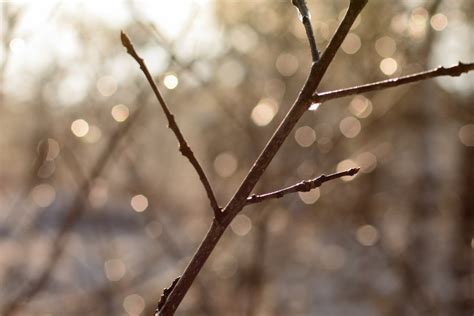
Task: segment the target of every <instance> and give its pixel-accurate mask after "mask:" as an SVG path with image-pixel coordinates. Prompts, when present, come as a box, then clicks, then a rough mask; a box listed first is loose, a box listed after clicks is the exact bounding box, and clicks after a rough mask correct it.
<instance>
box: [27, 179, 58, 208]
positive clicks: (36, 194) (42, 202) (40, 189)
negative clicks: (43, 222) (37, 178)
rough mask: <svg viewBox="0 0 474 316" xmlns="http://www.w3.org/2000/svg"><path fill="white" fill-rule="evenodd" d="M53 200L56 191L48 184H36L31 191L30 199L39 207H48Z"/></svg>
mask: <svg viewBox="0 0 474 316" xmlns="http://www.w3.org/2000/svg"><path fill="white" fill-rule="evenodd" d="M55 198H56V190H55V189H54V187H53V186H51V185H50V184H47V183H42V184H38V185H37V186H35V187H34V188H33V189H32V190H31V199H32V200H33V202H34V203H35V204H36V205H37V206H39V207H48V206H50V205H51V204H52V203H53V202H54V200H55Z"/></svg>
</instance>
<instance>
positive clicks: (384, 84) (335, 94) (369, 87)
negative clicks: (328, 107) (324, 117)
mask: <svg viewBox="0 0 474 316" xmlns="http://www.w3.org/2000/svg"><path fill="white" fill-rule="evenodd" d="M473 70H474V63H468V64H464V63H461V62H459V63H458V64H457V65H456V66H452V67H448V68H445V67H437V68H435V69H431V70H427V71H424V72H419V73H416V74H412V75H407V76H403V77H398V78H393V79H388V80H383V81H377V82H373V83H368V84H363V85H360V86H355V87H351V88H345V89H339V90H333V91H328V92H323V93H319V94H314V95H313V103H321V102H324V101H328V100H333V99H338V98H343V97H347V96H350V95H355V94H361V93H366V92H371V91H376V90H383V89H388V88H393V87H398V86H401V85H404V84H408V83H413V82H418V81H421V80H427V79H431V78H435V77H442V76H451V77H458V76H460V75H462V74H464V73H468V72H470V71H473Z"/></svg>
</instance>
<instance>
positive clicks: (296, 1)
mask: <svg viewBox="0 0 474 316" xmlns="http://www.w3.org/2000/svg"><path fill="white" fill-rule="evenodd" d="M291 3H292V4H293V5H294V6H295V7H296V8H297V9H298V12H299V15H300V18H301V22H302V23H303V26H304V29H305V31H306V36H307V37H308V41H309V47H310V48H311V57H312V59H313V63H315V62H317V61H318V60H319V51H318V47H317V46H316V40H315V38H314V33H313V26H312V25H311V13H310V12H309V10H308V7H307V6H306V0H292V1H291Z"/></svg>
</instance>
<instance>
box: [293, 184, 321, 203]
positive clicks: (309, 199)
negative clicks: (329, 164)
mask: <svg viewBox="0 0 474 316" xmlns="http://www.w3.org/2000/svg"><path fill="white" fill-rule="evenodd" d="M298 196H299V198H300V200H301V201H303V203H304V204H307V205H311V204H314V203H316V202H317V201H318V200H319V197H320V196H321V191H320V190H319V188H315V189H313V190H311V191H308V192H298Z"/></svg>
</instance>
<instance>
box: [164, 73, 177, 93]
mask: <svg viewBox="0 0 474 316" xmlns="http://www.w3.org/2000/svg"><path fill="white" fill-rule="evenodd" d="M163 84H164V85H165V87H166V88H167V89H169V90H173V89H175V88H176V87H177V86H178V84H179V80H178V77H177V76H176V74H174V73H168V74H166V75H165V77H164V78H163Z"/></svg>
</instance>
